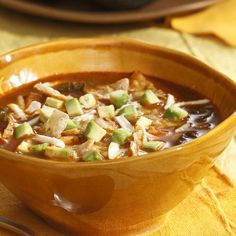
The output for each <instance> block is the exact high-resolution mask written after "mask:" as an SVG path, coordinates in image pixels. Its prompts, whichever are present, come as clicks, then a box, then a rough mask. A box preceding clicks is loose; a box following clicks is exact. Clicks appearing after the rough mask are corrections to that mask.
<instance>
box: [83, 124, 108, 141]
mask: <svg viewBox="0 0 236 236" xmlns="http://www.w3.org/2000/svg"><path fill="white" fill-rule="evenodd" d="M106 133H107V132H106V130H105V129H103V128H101V127H100V126H99V125H98V124H97V123H96V122H95V121H90V122H89V123H88V124H87V127H86V129H85V133H84V134H85V137H86V138H88V139H92V140H93V141H95V142H99V141H100V140H101V139H102V138H103V137H104V136H105V135H106Z"/></svg>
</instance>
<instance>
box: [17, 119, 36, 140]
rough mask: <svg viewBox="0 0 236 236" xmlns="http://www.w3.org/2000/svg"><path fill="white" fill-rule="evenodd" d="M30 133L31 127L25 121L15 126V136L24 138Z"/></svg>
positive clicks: (31, 131) (32, 132) (31, 132)
mask: <svg viewBox="0 0 236 236" xmlns="http://www.w3.org/2000/svg"><path fill="white" fill-rule="evenodd" d="M31 134H34V131H33V129H32V128H31V126H30V124H29V123H27V122H25V123H23V124H21V125H18V126H17V127H16V138H17V139H18V138H24V137H26V136H29V135H31Z"/></svg>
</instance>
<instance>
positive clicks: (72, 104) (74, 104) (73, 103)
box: [65, 98, 83, 116]
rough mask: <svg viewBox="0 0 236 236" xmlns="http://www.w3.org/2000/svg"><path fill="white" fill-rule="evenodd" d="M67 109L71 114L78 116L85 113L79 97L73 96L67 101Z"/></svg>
mask: <svg viewBox="0 0 236 236" xmlns="http://www.w3.org/2000/svg"><path fill="white" fill-rule="evenodd" d="M65 107H66V111H67V113H68V115H69V116H77V115H82V114H83V109H82V106H81V105H80V103H79V101H78V99H77V98H72V99H70V100H69V101H67V102H66V103H65Z"/></svg>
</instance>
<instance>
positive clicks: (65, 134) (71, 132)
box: [62, 129, 81, 136]
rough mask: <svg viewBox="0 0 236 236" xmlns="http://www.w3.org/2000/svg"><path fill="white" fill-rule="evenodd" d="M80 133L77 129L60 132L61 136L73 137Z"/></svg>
mask: <svg viewBox="0 0 236 236" xmlns="http://www.w3.org/2000/svg"><path fill="white" fill-rule="evenodd" d="M80 133H81V131H80V130H79V129H69V130H64V131H63V132H62V136H73V135H78V134H80Z"/></svg>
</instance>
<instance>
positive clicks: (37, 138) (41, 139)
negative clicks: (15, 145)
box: [34, 134, 65, 148]
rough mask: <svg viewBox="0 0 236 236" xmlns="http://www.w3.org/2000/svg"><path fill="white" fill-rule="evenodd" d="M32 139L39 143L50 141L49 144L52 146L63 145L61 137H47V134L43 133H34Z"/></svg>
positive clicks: (62, 146)
mask: <svg viewBox="0 0 236 236" xmlns="http://www.w3.org/2000/svg"><path fill="white" fill-rule="evenodd" d="M34 140H35V141H38V142H40V143H50V144H52V145H54V146H57V147H60V148H64V147H65V143H64V142H63V141H62V140H61V139H57V138H53V137H48V136H45V135H40V134H36V135H35V136H34Z"/></svg>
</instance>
